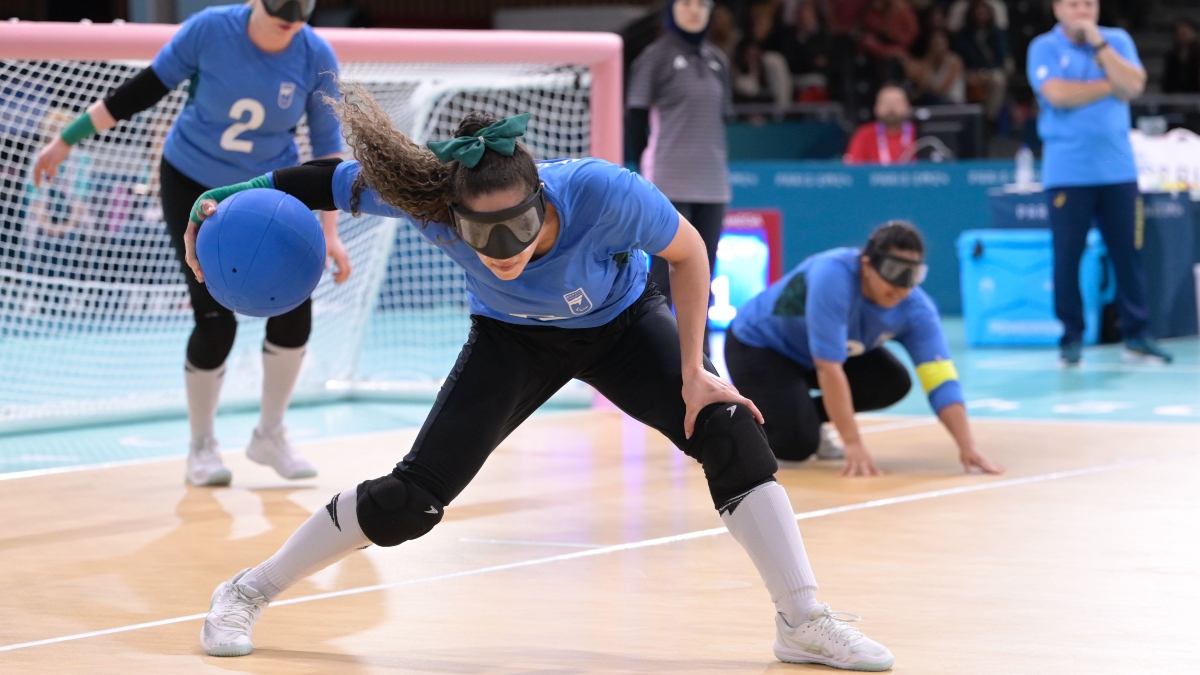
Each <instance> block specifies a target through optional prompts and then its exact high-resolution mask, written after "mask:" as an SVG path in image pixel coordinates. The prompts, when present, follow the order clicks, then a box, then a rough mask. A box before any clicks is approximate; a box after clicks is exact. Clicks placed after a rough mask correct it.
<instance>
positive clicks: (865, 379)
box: [725, 331, 912, 461]
mask: <svg viewBox="0 0 1200 675" xmlns="http://www.w3.org/2000/svg"><path fill="white" fill-rule="evenodd" d="M725 365H726V366H727V367H728V368H729V376H730V379H732V380H733V384H734V386H736V387H737V388H738V391H739V392H740V393H741V394H742V396H745V397H746V398H748V399H750V400H751V401H754V405H756V406H758V409H759V411H761V412H762V414H763V419H764V420H765V421H766V423H765V424H763V430H764V431H766V432H767V441H768V442H769V443H770V444H771V450H772V451H773V452H774V453H775V456H776V457H778V458H779V459H784V460H789V461H799V460H803V459H807V458H808V457H809V455H812V454H813V453H814V452H816V451H817V446H818V444H819V442H820V432H821V424H822V423H824V422H828V421H829V414H828V413H827V412H826V411H825V403H824V401H823V400H822V397H821V396H813V395H812V391H811V390H814V389H820V388H821V387H820V384H819V383H818V382H817V372H816V371H815V370H812V369H811V368H805V367H804V366H802V365H801V364H799V363H797V362H795V361H793V360H792V359H790V358H788V357H786V356H784V355H783V354H780V353H779V352H777V351H775V350H773V349H766V348H763V347H751V346H750V345H747V344H745V343H744V342H742V341H741V340H739V339H737V336H735V335H734V334H733V331H727V332H726V333H725ZM842 368H843V370H845V372H846V379H847V380H848V381H849V382H850V397H851V399H852V401H853V403H854V411H855V412H866V411H868V410H881V409H883V408H886V407H888V406H890V405H894V404H896V403H898V402H899V401H900V399H902V398H904V397H905V396H906V395H907V394H908V390H909V389H911V388H912V378H910V377H909V375H908V369H907V368H905V367H904V364H903V363H901V362H900V360H899V359H897V358H896V357H895V356H893V355H892V353H891V352H890V351H888V350H887V349H886V348H885V347H878V348H876V349H872V350H870V351H868V352H866V353H864V354H860V355H858V356H853V357H850V358H848V359H846V363H845V364H843V366H842Z"/></svg>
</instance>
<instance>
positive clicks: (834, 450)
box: [817, 424, 846, 459]
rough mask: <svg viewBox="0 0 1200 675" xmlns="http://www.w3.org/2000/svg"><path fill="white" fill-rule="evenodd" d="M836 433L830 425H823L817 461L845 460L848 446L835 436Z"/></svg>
mask: <svg viewBox="0 0 1200 675" xmlns="http://www.w3.org/2000/svg"><path fill="white" fill-rule="evenodd" d="M834 433H835V432H834V431H833V429H831V428H830V427H829V425H828V424H822V425H821V443H820V444H819V445H818V446H817V459H844V458H845V457H846V446H844V445H842V440H841V439H840V438H838V437H837V436H834Z"/></svg>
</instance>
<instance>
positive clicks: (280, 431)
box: [258, 425, 292, 455]
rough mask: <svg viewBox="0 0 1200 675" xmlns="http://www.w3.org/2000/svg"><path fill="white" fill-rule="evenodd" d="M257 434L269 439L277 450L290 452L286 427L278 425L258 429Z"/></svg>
mask: <svg viewBox="0 0 1200 675" xmlns="http://www.w3.org/2000/svg"><path fill="white" fill-rule="evenodd" d="M258 435H259V436H262V437H263V438H265V439H267V440H269V441H271V443H273V444H274V445H275V448H276V449H277V450H279V452H281V453H283V454H286V455H291V454H292V444H291V443H290V442H289V441H288V435H287V427H285V426H283V425H280V426H277V427H275V428H274V429H271V430H270V431H260V432H258Z"/></svg>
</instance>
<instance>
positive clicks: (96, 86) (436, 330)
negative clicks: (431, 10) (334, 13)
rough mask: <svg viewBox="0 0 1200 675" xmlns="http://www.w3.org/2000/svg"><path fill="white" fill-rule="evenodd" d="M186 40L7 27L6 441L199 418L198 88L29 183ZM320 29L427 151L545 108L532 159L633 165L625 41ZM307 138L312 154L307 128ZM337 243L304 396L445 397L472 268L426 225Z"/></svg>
mask: <svg viewBox="0 0 1200 675" xmlns="http://www.w3.org/2000/svg"><path fill="white" fill-rule="evenodd" d="M174 28H175V27H171V26H135V25H124V26H120V25H116V26H88V25H67V24H15V25H14V24H8V25H0V177H2V181H0V432H4V431H11V430H20V429H31V428H44V427H51V426H58V425H62V424H64V423H81V422H88V421H100V420H114V419H121V418H141V417H149V416H154V415H164V414H179V413H180V412H181V411H182V410H184V408H185V399H184V392H183V372H182V371H183V356H184V349H185V345H186V343H187V338H188V335H189V333H190V332H191V329H192V325H193V319H192V312H191V307H190V303H189V300H188V294H187V288H186V286H185V285H184V282H183V276H182V274H181V272H180V268H179V263H178V261H177V260H176V258H175V253H174V250H173V249H172V248H171V245H170V240H169V238H168V236H167V231H166V226H165V224H164V223H163V221H162V209H161V205H160V201H159V186H158V166H159V160H160V158H161V151H162V145H163V141H164V140H165V138H166V134H167V132H168V131H169V129H170V127H171V124H172V122H173V120H174V119H175V117H176V116H177V114H178V112H179V110H180V108H181V107H182V106H183V105H184V103H185V101H186V93H185V90H184V87H183V86H182V85H181V86H180V87H177V88H176V89H175V90H174V91H172V92H171V94H170V95H168V96H167V97H166V98H164V99H163V100H162V101H160V102H159V103H158V104H157V105H156V106H154V107H153V108H151V109H149V110H147V111H144V112H143V113H140V114H138V115H137V116H135V117H134V118H133V119H131V120H127V121H124V122H121V123H120V124H119V125H118V126H117V127H116V128H115V129H113V130H111V131H109V132H107V133H105V134H103V135H101V136H97V137H92V138H90V139H87V140H84V141H82V142H81V143H79V144H78V145H76V146H75V147H74V148H73V149H72V152H71V154H70V155H69V157H68V158H67V160H66V162H64V163H63V165H62V166H61V167H60V171H59V175H58V177H57V178H56V179H55V180H54V181H53V183H52V184H50V185H45V184H44V185H43V186H42V187H41V188H40V189H39V188H37V187H35V186H34V185H33V182H32V180H30V174H31V171H32V168H33V165H34V163H35V161H36V157H37V153H38V151H39V150H40V149H41V147H42V146H43V145H44V144H45V143H46V142H48V141H49V140H50V139H52V138H53V137H54V136H55V135H56V134H57V133H58V131H59V130H60V129H61V128H62V126H63V125H64V124H65V123H67V122H69V121H70V120H72V119H74V118H75V117H76V116H78V115H79V114H81V113H82V112H83V111H84V109H85V108H86V106H87V105H88V104H90V103H91V102H92V101H93V100H95V99H96V98H98V97H102V96H103V95H105V94H106V93H107V92H108V91H110V90H111V89H112V88H113V87H115V86H116V85H118V84H120V83H121V82H122V81H123V80H125V79H126V78H128V77H130V76H132V75H133V74H136V73H137V72H138V71H139V70H140V69H142V68H144V67H145V66H147V65H148V64H149V60H150V58H152V57H153V54H154V52H156V51H157V49H158V48H159V47H161V45H162V44H164V43H165V42H166V40H168V39H169V37H170V35H171V34H172V33H173V31H174ZM35 33H36V35H34V34H35ZM322 33H323V34H324V35H325V37H326V38H327V39H329V40H330V42H331V43H332V44H333V45H334V48H335V50H336V51H337V52H338V55H339V59H340V61H341V68H342V77H343V78H346V79H350V80H354V81H357V82H359V83H361V84H363V85H364V86H365V87H366V88H367V89H368V90H369V91H371V92H372V94H373V95H374V96H375V97H376V99H377V100H378V101H379V102H380V103H381V104H382V105H383V106H384V107H385V109H386V110H387V111H388V112H389V114H390V116H391V118H392V120H393V122H394V124H395V125H396V126H397V128H399V129H401V130H403V131H405V132H406V133H408V134H409V135H410V136H411V137H413V138H414V139H416V140H418V141H421V142H423V141H426V140H434V139H443V138H447V137H449V136H450V135H451V134H452V132H453V130H454V128H455V127H456V126H457V124H458V122H459V120H460V119H461V118H462V116H463V115H465V114H466V113H467V112H469V111H471V110H481V109H482V110H487V111H490V112H493V113H496V114H497V115H500V116H506V115H512V114H517V113H520V112H529V113H532V116H533V117H532V120H531V123H530V128H529V131H528V133H527V135H526V137H525V139H524V141H525V143H526V144H527V145H528V146H529V148H530V149H531V150H532V151H533V153H534V155H535V156H538V157H543V158H551V157H581V156H587V155H598V156H607V158H609V159H614V160H616V159H618V158H619V155H620V149H619V140H618V139H619V129H620V126H619V125H620V123H619V115H620V79H619V78H620V42H619V40H618V39H616V38H615V37H614V36H602V35H591V34H572V35H564V34H553V33H528V34H521V33H506V32H500V31H498V32H489V33H476V32H460V31H348V30H329V31H322ZM47 40H49V41H50V42H49V43H47ZM60 56H61V58H60ZM297 142H298V144H299V146H300V149H301V156H302V159H307V158H308V156H309V155H310V153H309V151H308V147H309V146H308V141H307V133H306V125H305V124H304V123H301V125H300V127H299V128H298V129H297ZM339 231H340V234H341V236H342V239H343V241H344V242H345V244H346V246H347V248H348V249H349V252H350V256H351V260H352V263H353V266H354V274H353V275H352V277H351V278H350V280H349V281H348V282H346V283H344V284H341V285H337V284H334V283H333V280H332V278H331V275H330V274H329V273H328V272H327V273H326V274H325V275H324V277H323V278H322V280H321V282H320V284H319V285H318V287H317V290H316V291H315V292H314V294H313V315H314V321H313V332H312V336H311V338H310V340H309V344H308V350H307V354H306V357H305V362H304V366H303V368H302V371H301V375H300V381H299V384H298V385H297V389H296V396H295V400H297V401H303V400H310V401H311V400H320V399H324V398H328V399H334V398H341V397H354V396H372V397H395V398H423V399H429V398H430V397H432V395H433V394H434V393H436V389H437V386H438V384H439V382H440V380H441V378H443V377H444V376H445V375H446V373H447V372H448V371H449V369H450V368H451V367H452V365H453V363H454V359H455V357H456V356H457V353H458V350H459V347H460V346H461V345H462V344H463V342H464V341H465V339H466V336H467V331H468V330H469V319H468V314H467V305H466V296H465V279H464V277H463V274H462V272H461V271H460V270H459V268H457V267H456V266H455V265H453V264H452V263H451V262H450V260H449V258H447V257H446V256H445V255H444V254H443V253H442V252H441V251H440V250H439V249H438V247H437V246H434V245H430V244H428V243H427V242H425V241H424V240H423V239H422V238H420V237H419V236H418V235H417V233H416V231H415V230H414V227H413V225H412V224H410V223H407V222H401V221H396V220H392V219H385V218H379V217H373V216H363V217H358V218H354V217H351V216H349V215H347V214H342V216H341V221H340V226H339ZM238 319H239V328H238V337H237V341H236V344H235V346H234V350H233V352H232V354H231V355H230V357H229V359H228V361H227V362H226V369H227V370H226V376H225V383H224V387H223V390H222V406H223V407H224V408H225V409H228V408H230V407H251V406H254V405H256V404H257V401H258V398H259V392H260V390H261V380H262V372H261V371H262V367H261V355H260V352H261V343H262V340H263V337H264V329H265V323H266V322H265V320H263V319H255V318H251V317H244V316H239V317H238Z"/></svg>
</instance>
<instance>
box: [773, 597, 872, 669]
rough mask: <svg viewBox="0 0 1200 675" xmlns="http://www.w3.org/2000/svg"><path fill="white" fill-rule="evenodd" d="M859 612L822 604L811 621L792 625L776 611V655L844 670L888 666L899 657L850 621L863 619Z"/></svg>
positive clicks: (785, 658)
mask: <svg viewBox="0 0 1200 675" xmlns="http://www.w3.org/2000/svg"><path fill="white" fill-rule="evenodd" d="M861 620H862V617H860V616H858V615H857V614H847V613H846V612H834V611H832V610H830V609H829V605H818V606H817V607H816V609H814V610H812V611H811V612H809V614H808V621H805V622H804V623H802V624H800V625H799V626H796V627H795V628H792V627H791V626H789V625H788V623H787V622H786V621H784V620H783V615H782V614H776V615H775V657H776V658H778V659H779V660H780V661H785V662H787V663H820V664H822V665H826V666H832V667H834V668H842V669H844V670H869V671H879V670H887V669H888V668H891V667H892V664H893V663H895V661H896V657H894V656H892V653H891V652H890V651H888V648H887V647H884V646H883V645H881V644H879V643H878V642H875V641H874V640H872V639H870V638H868V637H867V636H865V635H863V634H862V633H861V632H859V630H858V629H857V628H855V627H854V626H851V625H850V622H852V621H861Z"/></svg>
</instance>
